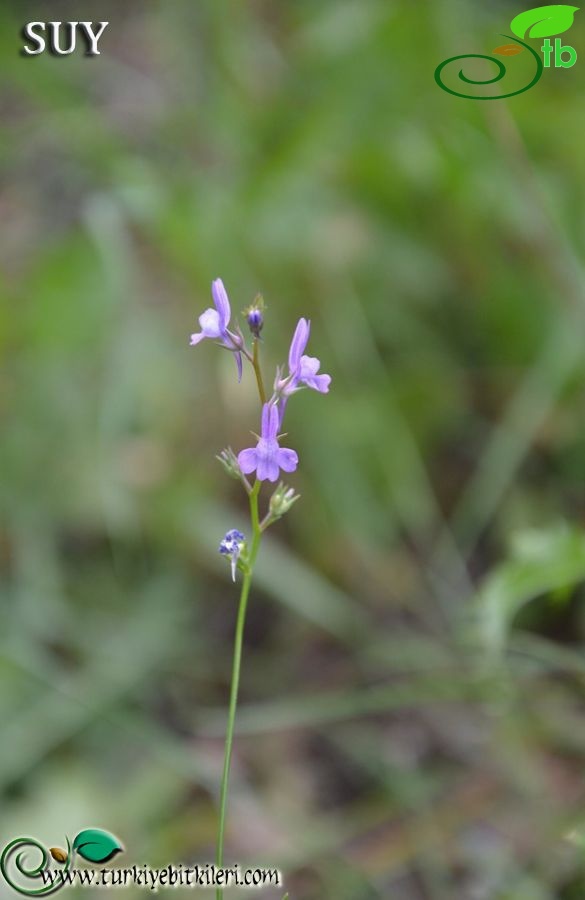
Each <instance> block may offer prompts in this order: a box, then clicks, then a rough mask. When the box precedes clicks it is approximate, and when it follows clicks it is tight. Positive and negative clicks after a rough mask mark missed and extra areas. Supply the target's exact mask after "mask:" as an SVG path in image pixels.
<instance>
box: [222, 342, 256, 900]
mask: <svg viewBox="0 0 585 900" xmlns="http://www.w3.org/2000/svg"><path fill="white" fill-rule="evenodd" d="M254 356H255V357H256V353H254ZM254 368H256V366H254ZM258 371H259V370H258ZM260 378H261V376H260ZM258 387H259V388H260V382H259V384H258ZM259 493H260V482H259V481H256V482H255V483H254V487H253V488H252V490H251V492H250V518H251V521H252V543H251V545H250V555H249V557H248V565H247V569H246V573H245V575H244V580H243V581H242V591H241V593H240V602H239V605H238V617H237V620H236V634H235V639H234V659H233V664H232V683H231V689H230V705H229V711H228V723H227V731H226V736H225V751H224V761H223V775H222V779H221V794H220V806H219V827H218V832H217V853H216V857H215V864H216V866H217V868H218V869H220V868H222V867H223V848H224V836H225V823H226V812H227V797H228V785H229V777H230V767H231V761H232V745H233V740H234V725H235V720H236V709H237V705H238V689H239V686H240V668H241V664H242V644H243V639H244V625H245V622H246V608H247V605H248V596H249V594H250V585H251V584H252V575H253V573H254V563H255V562H256V556H257V555H258V550H259V548H260V540H261V537H262V532H261V530H260V518H259V515H258V494H259ZM215 896H216V900H222V898H223V890H222V888H220V887H218V888H217V890H216V892H215Z"/></svg>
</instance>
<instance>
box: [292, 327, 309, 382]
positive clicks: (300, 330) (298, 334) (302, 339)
mask: <svg viewBox="0 0 585 900" xmlns="http://www.w3.org/2000/svg"><path fill="white" fill-rule="evenodd" d="M310 331H311V323H310V322H308V321H307V320H306V319H299V321H298V322H297V327H296V328H295V333H294V334H293V339H292V341H291V344H290V350H289V352H288V368H289V371H290V372H296V370H297V369H298V367H299V364H300V361H301V356H302V355H303V352H304V350H305V347H306V346H307V343H308V341H309V334H310Z"/></svg>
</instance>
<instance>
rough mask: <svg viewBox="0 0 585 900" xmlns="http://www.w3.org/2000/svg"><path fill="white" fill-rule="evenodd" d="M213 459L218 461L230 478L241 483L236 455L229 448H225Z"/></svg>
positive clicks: (240, 473)
mask: <svg viewBox="0 0 585 900" xmlns="http://www.w3.org/2000/svg"><path fill="white" fill-rule="evenodd" d="M215 458H216V459H218V460H219V461H220V463H221V464H222V466H223V467H224V469H225V470H226V472H227V473H228V475H229V476H230V478H236V479H237V480H238V481H241V478H242V470H241V469H240V467H239V465H238V460H237V457H236V454H235V453H234V451H233V450H232V448H231V447H227V449H226V450H222V451H221V453H220V454H219V455H218V456H216V457H215Z"/></svg>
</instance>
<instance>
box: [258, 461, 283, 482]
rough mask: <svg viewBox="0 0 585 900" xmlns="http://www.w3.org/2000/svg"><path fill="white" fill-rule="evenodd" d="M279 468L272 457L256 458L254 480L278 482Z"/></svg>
mask: <svg viewBox="0 0 585 900" xmlns="http://www.w3.org/2000/svg"><path fill="white" fill-rule="evenodd" d="M278 474H279V468H278V463H277V461H276V459H275V457H274V456H272V455H268V456H262V457H259V458H258V469H257V471H256V478H257V479H258V481H278Z"/></svg>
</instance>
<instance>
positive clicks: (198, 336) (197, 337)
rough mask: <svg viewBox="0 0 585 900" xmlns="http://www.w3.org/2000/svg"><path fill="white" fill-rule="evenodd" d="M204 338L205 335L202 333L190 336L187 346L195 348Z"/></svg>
mask: <svg viewBox="0 0 585 900" xmlns="http://www.w3.org/2000/svg"><path fill="white" fill-rule="evenodd" d="M204 338H205V335H204V334H203V332H202V331H199V332H197V334H192V335H191V339H190V341H189V345H190V346H191V347H195V346H196V344H198V343H199V341H202V340H203V339H204Z"/></svg>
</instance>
